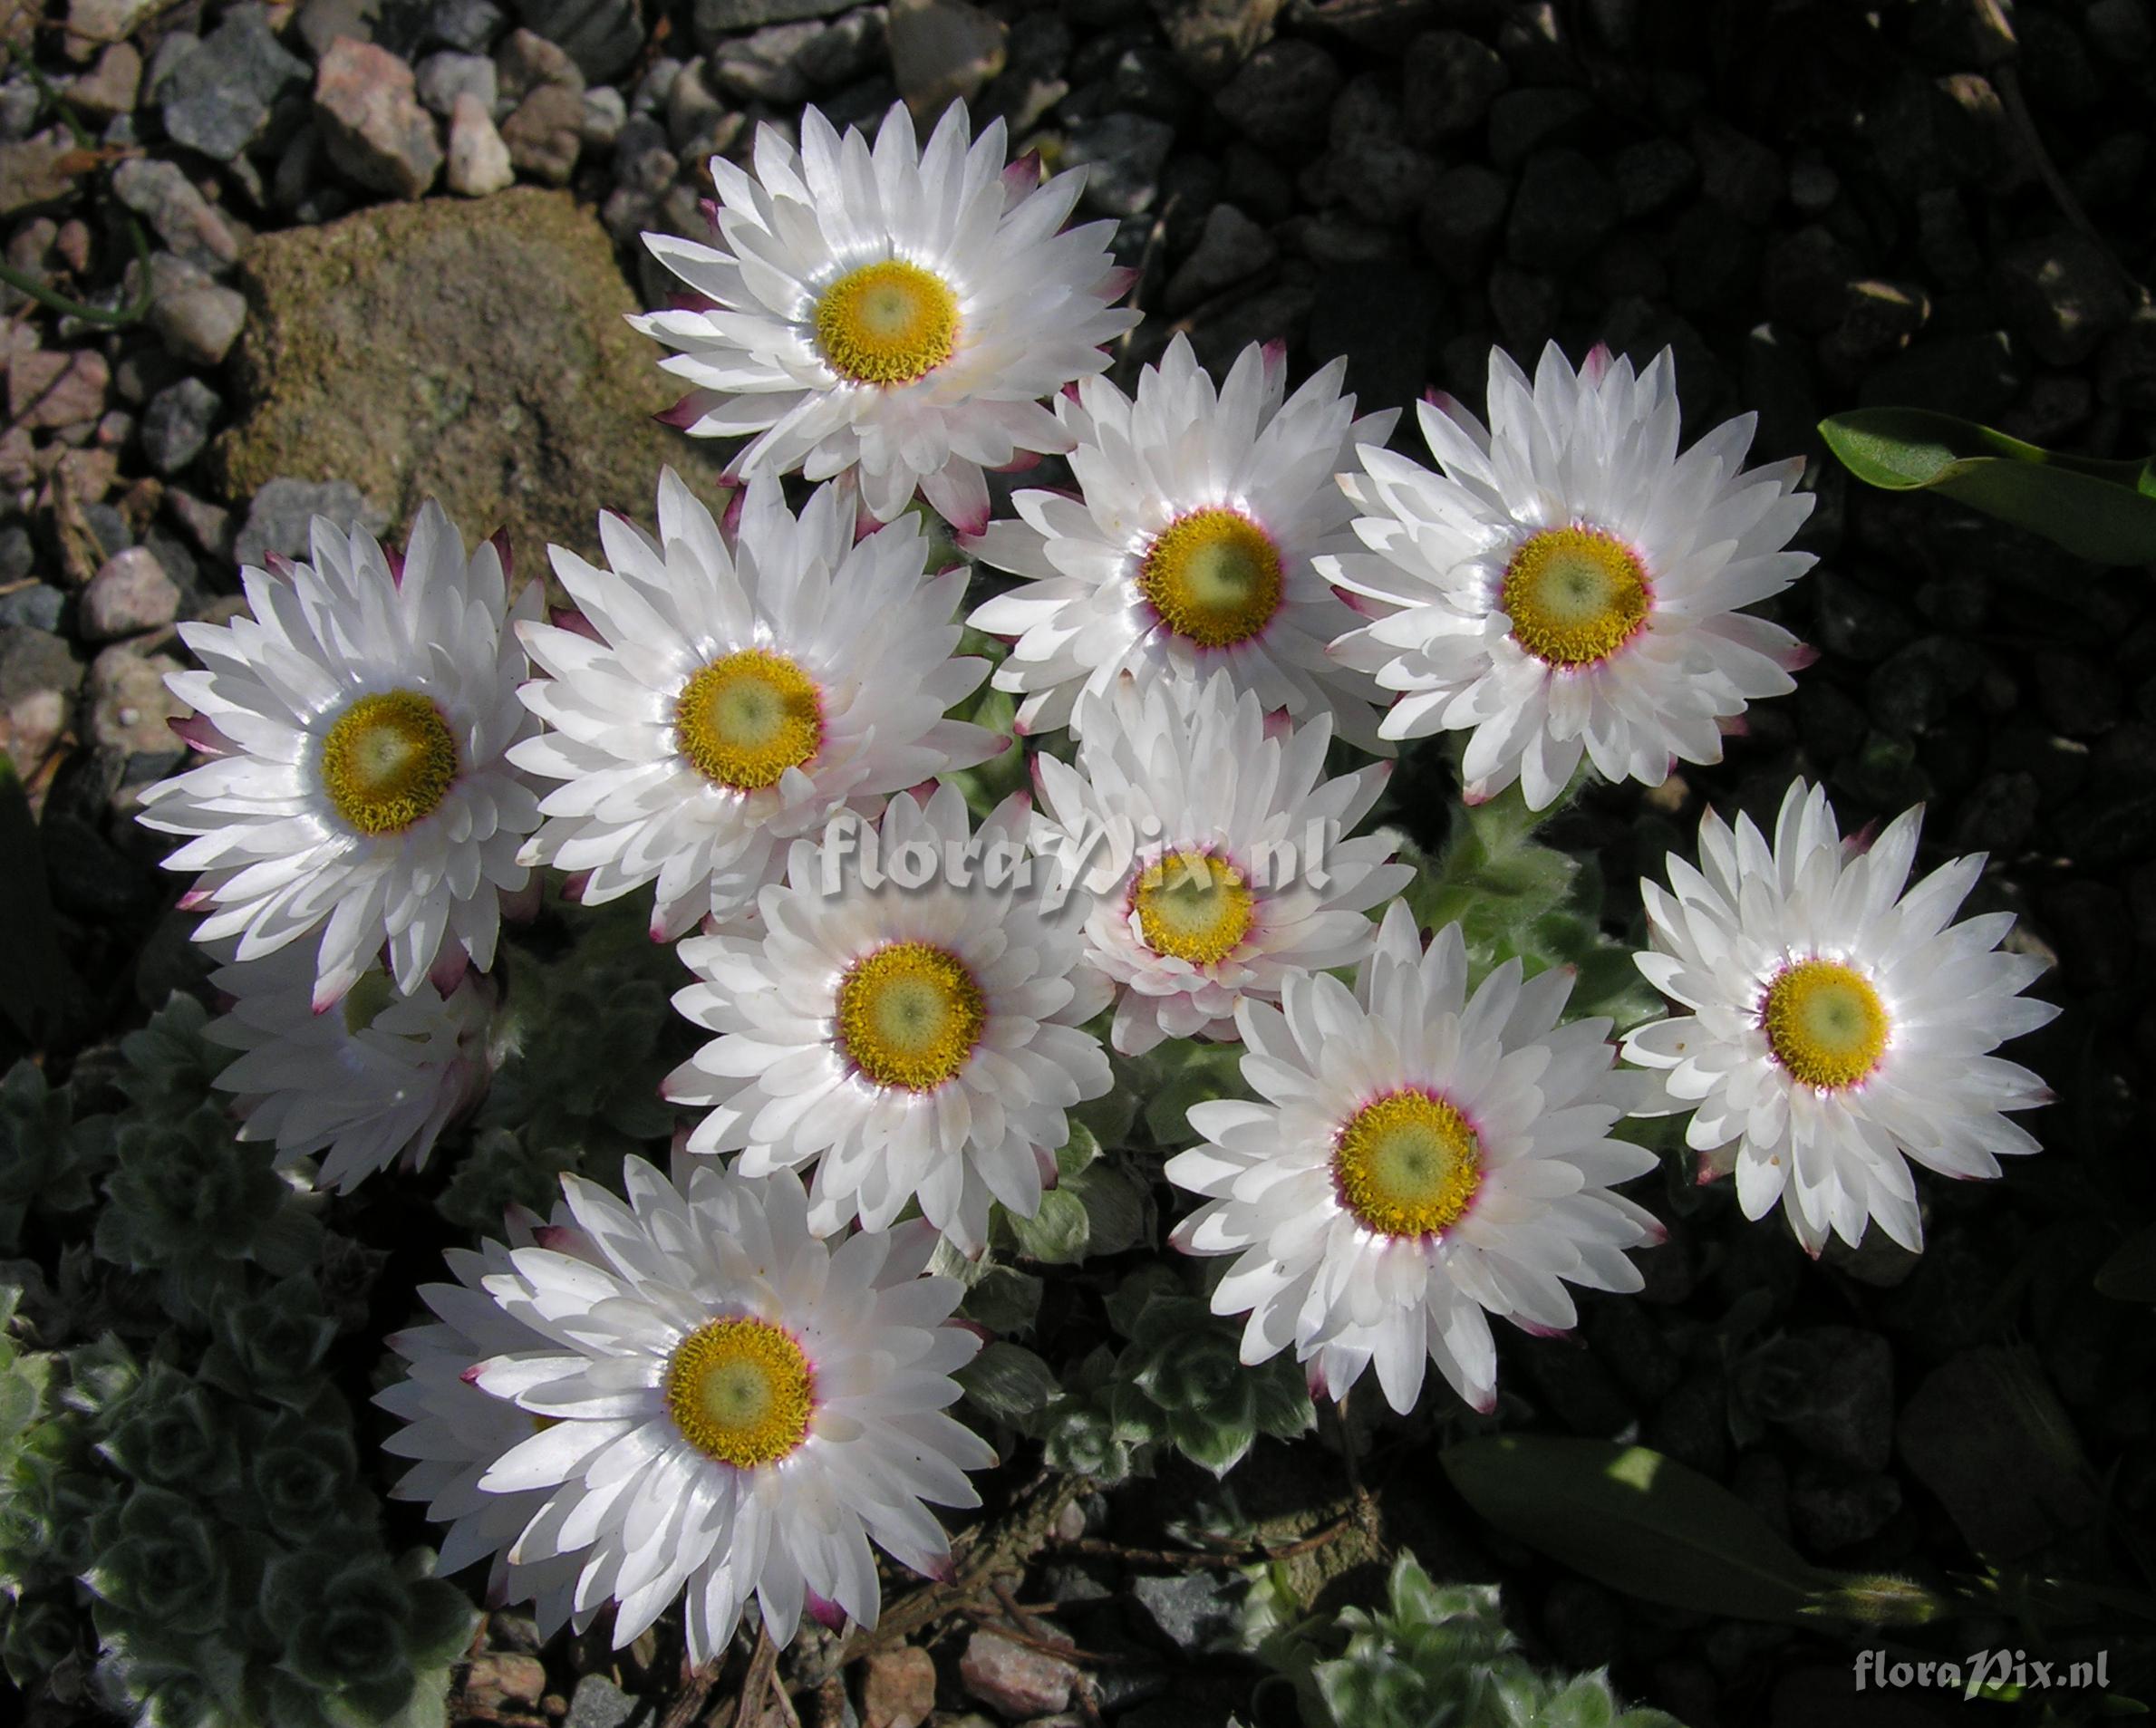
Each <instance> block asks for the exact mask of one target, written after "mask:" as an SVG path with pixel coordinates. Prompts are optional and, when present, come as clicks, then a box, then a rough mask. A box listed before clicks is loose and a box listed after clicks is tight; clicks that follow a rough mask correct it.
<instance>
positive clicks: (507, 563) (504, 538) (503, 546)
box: [487, 527, 517, 588]
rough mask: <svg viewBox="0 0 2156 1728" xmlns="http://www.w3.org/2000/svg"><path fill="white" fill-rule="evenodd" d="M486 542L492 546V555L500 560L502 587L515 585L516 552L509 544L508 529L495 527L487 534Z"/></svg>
mask: <svg viewBox="0 0 2156 1728" xmlns="http://www.w3.org/2000/svg"><path fill="white" fill-rule="evenodd" d="M487 544H488V545H490V546H492V547H493V548H494V555H495V556H496V557H498V558H499V559H500V560H501V582H502V586H503V587H504V588H511V587H514V586H515V585H516V577H517V553H516V549H515V548H514V547H512V546H511V545H509V531H508V529H507V528H506V527H504V528H497V529H495V531H494V532H493V533H492V534H490V535H488V536H487Z"/></svg>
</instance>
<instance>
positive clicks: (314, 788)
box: [140, 498, 544, 1013]
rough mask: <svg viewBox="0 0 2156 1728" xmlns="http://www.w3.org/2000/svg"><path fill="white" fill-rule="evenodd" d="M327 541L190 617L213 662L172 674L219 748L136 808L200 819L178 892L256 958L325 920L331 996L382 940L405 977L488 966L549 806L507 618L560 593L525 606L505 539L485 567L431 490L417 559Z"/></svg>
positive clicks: (319, 1000)
mask: <svg viewBox="0 0 2156 1728" xmlns="http://www.w3.org/2000/svg"><path fill="white" fill-rule="evenodd" d="M313 545H314V563H313V564H311V565H306V564H288V563H286V562H285V560H283V559H273V560H272V561H271V563H272V567H273V569H274V570H275V572H276V574H270V573H267V572H265V571H261V570H257V569H255V568H254V567H253V566H251V565H250V566H248V567H247V568H246V569H244V570H242V571H241V572H240V581H241V583H242V584H243V585H244V587H245V588H246V591H247V603H248V607H249V610H250V611H251V613H252V614H253V615H252V616H251V617H242V618H235V619H234V620H233V621H232V622H231V623H229V624H204V623H185V624H182V625H180V626H179V633H180V635H181V637H182V638H183V639H184V640H185V641H186V642H187V644H188V646H189V648H191V649H193V650H194V651H195V654H196V657H197V658H198V659H199V660H200V661H202V663H203V665H204V666H205V667H206V668H207V669H208V670H207V671H189V672H174V673H172V674H170V675H169V677H168V678H167V679H166V682H167V683H168V684H169V685H170V686H171V687H172V690H173V693H174V694H175V695H177V696H179V698H180V700H183V701H186V702H188V703H190V704H191V705H192V706H193V708H194V710H195V716H194V719H191V720H189V721H186V722H182V723H181V724H180V725H179V727H178V728H177V729H178V730H179V732H180V734H181V736H182V737H184V738H185V739H187V740H188V741H189V743H190V744H192V745H194V746H195V747H196V748H198V749H200V750H204V751H207V752H209V753H212V754H215V755H216V756H217V758H218V759H216V760H213V761H210V762H208V763H205V764H204V765H203V766H201V767H196V768H191V769H189V771H188V772H186V773H184V774H179V775H176V776H174V777H172V778H171V779H169V780H166V781H163V782H162V783H160V785H157V786H153V787H150V789H149V790H148V791H146V792H145V793H144V794H143V795H142V802H143V804H144V806H146V807H145V809H144V810H143V812H142V814H141V817H140V820H141V821H142V822H143V824H144V825H147V826H149V827H152V828H156V829H159V830H160V831H161V832H163V833H166V834H184V835H195V836H196V838H194V839H192V840H190V841H189V843H188V844H187V845H183V846H181V847H179V849H178V850H177V851H175V852H174V853H172V854H171V855H170V856H169V857H168V858H166V860H165V861H164V862H165V867H166V868H167V869H169V870H198V871H200V872H201V873H202V875H201V879H200V881H199V882H198V883H197V885H196V887H195V889H194V890H193V891H192V892H191V893H189V895H188V896H187V897H186V898H185V899H184V900H183V901H182V902H181V903H182V904H183V905H190V906H191V905H208V906H210V907H212V908H214V909H215V910H213V911H212V912H210V914H209V916H208V917H207V918H205V919H204V920H203V921H202V922H201V923H200V925H198V927H197V929H196V932H195V936H196V939H197V940H198V941H204V942H216V941H220V940H222V939H223V938H225V937H227V936H233V935H237V936H238V938H239V944H238V950H237V958H239V959H240V960H242V961H250V960H255V959H256V958H258V957H260V956H261V955H264V954H267V953H271V952H273V951H276V950H277V949H280V948H282V947H284V946H285V943H287V942H289V941H295V940H296V939H297V938H299V937H301V936H304V935H305V934H307V933H308V932H311V931H313V930H314V929H316V928H317V927H318V926H322V925H323V924H324V922H325V921H326V924H327V928H325V929H324V930H323V933H322V941H321V944H320V948H319V951H318V953H317V956H316V960H315V968H314V1010H315V1011H316V1012H317V1013H319V1012H321V1011H322V1010H323V1009H326V1008H328V1007H329V1005H330V1004H331V1003H333V1002H334V1001H335V1000H336V999H338V998H339V997H341V996H342V995H343V994H344V992H345V991H346V990H347V989H350V988H351V987H352V985H353V981H354V980H356V979H357V978H358V977H359V975H360V974H361V972H363V971H364V970H366V967H367V965H368V962H369V961H371V960H372V958H373V957H374V955H375V953H376V951H378V950H379V949H380V948H381V947H382V941H383V940H384V938H385V937H386V938H387V940H388V942H389V954H390V970H391V971H392V975H393V976H394V977H395V979H396V980H397V988H398V989H401V990H403V991H405V992H406V993H408V994H409V993H410V992H411V991H412V990H415V989H418V988H419V985H420V982H421V980H422V979H424V978H425V977H426V975H427V971H428V969H429V968H430V967H431V966H432V965H434V964H435V962H436V961H437V959H438V958H439V959H442V960H444V961H445V962H449V963H450V970H454V969H455V967H458V966H461V965H462V964H463V962H464V956H469V960H470V963H471V964H473V965H475V966H477V967H479V969H480V970H482V971H484V970H486V969H487V967H488V966H489V965H491V964H492V963H493V960H494V942H495V938H496V935H497V934H498V932H499V929H500V924H501V908H500V896H501V894H502V893H505V892H514V891H516V890H517V889H520V888H522V887H523V886H524V885H525V883H526V880H527V877H528V876H529V874H530V873H529V872H528V871H527V869H526V868H525V866H524V865H523V864H519V863H518V862H517V849H518V847H519V846H521V845H522V844H523V837H524V836H525V835H527V834H529V833H530V832H531V831H532V830H533V829H534V828H536V827H537V826H538V824H539V811H538V799H537V796H535V795H534V794H533V792H532V790H531V788H530V787H528V786H527V785H526V784H525V781H524V777H523V776H521V775H520V774H518V773H517V771H516V770H515V769H514V768H513V767H510V766H509V763H508V760H507V759H506V753H507V751H508V748H509V746H510V745H511V744H512V743H513V742H514V741H515V740H516V739H517V737H518V736H520V735H521V734H522V733H523V732H524V731H525V730H526V729H527V728H528V727H529V726H530V725H531V724H532V722H531V721H530V719H529V717H528V716H527V715H526V713H525V711H524V709H523V706H522V704H520V703H519V702H518V701H517V682H518V681H519V680H520V679H521V678H522V677H523V676H524V669H525V662H524V651H523V649H521V648H520V647H518V646H517V639H516V636H515V635H514V633H513V632H511V631H509V630H508V629H506V628H505V627H504V625H505V622H506V623H516V622H517V621H519V620H522V619H525V618H530V617H536V616H537V613H538V608H539V606H540V603H541V602H542V600H543V598H544V596H543V594H541V592H540V588H539V585H538V584H536V583H535V584H531V585H530V586H528V587H527V589H526V590H525V592H524V593H523V594H521V595H519V596H518V598H517V603H516V604H515V605H509V604H508V590H507V582H508V570H507V565H506V562H505V557H506V553H505V547H504V545H502V544H500V543H498V541H489V542H488V543H487V544H485V545H481V546H480V547H479V550H478V551H477V552H475V553H474V554H472V555H471V558H470V561H469V564H468V563H467V562H466V559H465V555H464V541H463V539H462V537H461V536H459V534H458V532H457V530H456V528H455V527H454V526H452V525H451V524H450V519H449V517H448V516H445V515H443V514H442V509H441V507H440V505H439V504H437V503H435V502H434V501H433V500H432V499H431V498H430V499H429V500H428V501H427V503H426V504H425V505H424V506H423V507H421V510H420V513H419V517H418V520H417V521H416V522H414V524H413V525H412V530H411V544H410V545H409V546H408V547H407V548H406V551H405V555H404V557H403V560H402V561H401V565H392V562H391V560H390V559H389V558H388V557H386V556H385V555H383V553H382V548H381V547H380V546H379V545H376V544H375V542H374V537H373V536H372V535H370V534H369V533H368V532H367V531H366V530H365V529H364V528H354V529H353V531H352V532H351V534H350V535H346V534H345V533H344V532H343V530H342V529H340V528H338V527H337V526H335V525H334V524H333V523H331V522H330V521H329V520H328V519H327V518H326V517H323V516H316V517H315V518H314V530H313ZM459 949H461V950H462V951H463V953H462V954H461V955H455V958H454V960H453V961H451V960H450V957H451V956H452V955H454V954H455V951H456V950H459Z"/></svg>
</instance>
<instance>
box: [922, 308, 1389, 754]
mask: <svg viewBox="0 0 2156 1728" xmlns="http://www.w3.org/2000/svg"><path fill="white" fill-rule="evenodd" d="M1346 375H1347V362H1345V361H1335V362H1332V363H1331V364H1329V365H1327V366H1324V367H1321V368H1320V370H1319V371H1318V372H1317V373H1316V374H1315V375H1314V376H1312V377H1311V378H1310V380H1309V381H1308V382H1306V383H1305V384H1304V385H1303V386H1302V388H1301V389H1300V390H1298V391H1296V392H1295V393H1294V395H1292V396H1288V395H1287V394H1286V389H1287V362H1286V358H1285V354H1284V352H1283V351H1282V350H1281V348H1280V347H1279V345H1277V344H1273V345H1270V346H1267V347H1264V348H1260V347H1259V346H1258V345H1257V344H1255V343H1252V345H1251V346H1250V347H1248V348H1246V349H1244V350H1243V352H1242V355H1241V356H1240V357H1239V358H1238V359H1237V360H1236V362H1235V363H1234V365H1233V367H1232V368H1231V369H1230V371H1229V372H1228V377H1227V381H1226V382H1225V383H1223V385H1221V387H1220V389H1219V391H1217V392H1215V391H1214V389H1213V381H1212V379H1210V378H1209V377H1207V376H1206V375H1205V373H1204V371H1203V370H1201V369H1200V367H1199V365H1198V362H1197V360H1196V358H1195V356H1194V354H1193V353H1192V352H1191V347H1190V343H1189V342H1188V341H1187V340H1186V339H1185V338H1184V337H1183V336H1180V335H1178V336H1177V337H1176V338H1175V341H1173V342H1172V343H1169V344H1168V348H1167V352H1165V353H1164V354H1163V355H1162V356H1161V360H1160V363H1159V365H1158V366H1157V367H1155V366H1148V367H1146V369H1145V370H1144V371H1143V372H1140V374H1139V375H1138V386H1137V395H1136V400H1135V401H1134V400H1133V399H1131V398H1129V397H1126V396H1125V395H1124V394H1123V393H1122V391H1118V390H1117V388H1116V387H1115V386H1114V385H1113V384H1111V383H1109V382H1108V381H1107V380H1106V379H1087V380H1085V381H1082V382H1081V383H1080V384H1079V385H1078V391H1077V394H1076V396H1075V397H1066V398H1064V399H1063V400H1062V401H1059V402H1058V403H1057V404H1056V412H1057V415H1058V416H1059V419H1060V420H1062V421H1063V423H1064V425H1065V426H1066V427H1067V428H1068V430H1069V431H1070V434H1071V436H1072V438H1073V439H1076V440H1077V449H1074V450H1073V451H1072V452H1071V455H1070V467H1071V471H1072V473H1073V474H1075V475H1076V476H1077V478H1078V488H1079V491H1080V494H1081V496H1080V497H1077V498H1072V497H1065V496H1063V495H1062V494H1059V493H1055V492H1044V491H1025V492H1020V493H1019V494H1018V495H1017V497H1015V498H1014V499H1013V500H1012V502H1013V503H1014V505H1015V506H1016V507H1017V509H1018V513H1019V516H1020V520H1019V521H1016V522H997V523H994V524H992V525H991V526H989V527H988V528H987V529H986V531H985V532H983V533H981V534H978V535H973V536H961V544H962V545H964V546H965V547H966V549H967V550H968V551H969V552H971V553H972V554H973V555H974V556H976V557H978V558H980V559H981V561H982V562H984V563H986V564H991V565H994V566H995V567H996V568H998V569H999V570H1008V571H1010V572H1012V573H1013V574H1017V575H1020V576H1022V577H1024V578H1026V580H1025V581H1024V582H1022V583H1020V584H1019V586H1017V587H1016V588H1014V589H1012V590H1011V591H1010V593H1009V594H1001V595H999V596H997V597H996V598H995V599H992V600H990V601H988V602H987V603H984V604H983V605H981V606H980V607H978V608H976V609H975V611H974V613H973V615H972V619H971V620H970V622H971V623H972V625H973V626H974V628H976V629H978V630H985V631H988V632H991V633H992V634H995V635H999V636H1008V637H1011V638H1014V639H1015V641H1014V645H1013V646H1012V648H1011V652H1010V658H1009V659H1008V660H1006V661H1004V662H1003V663H1002V664H1001V666H999V667H998V668H997V669H996V678H995V682H996V687H997V688H998V689H999V690H1014V691H1017V692H1020V694H1022V695H1023V696H1024V698H1025V700H1024V702H1023V703H1022V704H1021V705H1020V709H1019V723H1020V726H1021V727H1022V728H1023V729H1027V730H1029V731H1042V730H1048V729H1053V728H1056V727H1059V726H1069V727H1070V728H1071V729H1072V730H1073V731H1074V732H1081V729H1082V726H1083V716H1082V715H1078V713H1077V712H1076V709H1077V704H1078V698H1079V696H1080V695H1081V694H1082V693H1084V692H1086V691H1092V692H1093V693H1095V694H1102V693H1105V692H1106V691H1107V690H1108V688H1109V687H1110V686H1111V685H1112V684H1113V683H1114V682H1115V681H1116V680H1117V677H1118V676H1120V675H1121V674H1122V673H1124V672H1126V671H1127V672H1131V673H1134V674H1136V677H1137V679H1138V681H1139V682H1140V683H1141V684H1146V685H1149V684H1152V683H1154V682H1155V681H1171V682H1173V683H1175V685H1177V686H1178V687H1179V688H1180V689H1181V690H1182V693H1183V694H1184V697H1185V698H1192V697H1194V696H1195V695H1196V694H1197V692H1198V690H1199V689H1200V688H1202V687H1203V686H1204V683H1205V682H1206V681H1207V680H1208V679H1209V678H1210V677H1211V676H1212V675H1213V672H1214V671H1219V670H1221V669H1223V668H1224V669H1225V670H1226V671H1227V672H1228V673H1229V675H1230V676H1231V677H1233V679H1234V681H1235V683H1236V685H1237V687H1238V688H1240V689H1242V690H1253V691H1255V692H1256V694H1257V697H1258V700H1259V701H1260V702H1261V703H1262V704H1263V705H1264V707H1265V708H1266V709H1268V710H1276V709H1283V710H1286V711H1287V712H1288V713H1289V714H1290V715H1291V716H1293V717H1294V718H1295V719H1310V718H1312V717H1314V716H1316V715H1319V714H1330V715H1331V716H1332V717H1333V721H1334V725H1335V728H1336V729H1338V730H1339V733H1340V734H1341V735H1342V736H1343V737H1346V738H1349V739H1354V740H1355V741H1356V742H1358V743H1360V744H1364V745H1366V746H1378V736H1377V716H1376V713H1375V712H1374V705H1375V704H1376V703H1377V702H1378V701H1379V700H1381V697H1380V692H1379V691H1378V689H1377V687H1376V686H1375V684H1373V683H1372V681H1371V680H1370V679H1369V677H1368V674H1367V673H1361V672H1354V671H1348V670H1347V669H1346V668H1344V667H1343V666H1341V665H1340V664H1339V663H1338V662H1337V661H1332V660H1330V659H1329V658H1328V656H1327V653H1326V650H1327V647H1328V645H1329V643H1330V642H1332V641H1333V640H1334V639H1335V638H1336V637H1338V636H1339V635H1340V634H1341V633H1342V632H1345V631H1347V630H1349V629H1350V628H1352V627H1353V625H1354V624H1355V623H1356V613H1354V612H1353V611H1351V610H1350V609H1349V606H1348V604H1347V603H1346V602H1344V601H1343V600H1342V599H1341V598H1340V597H1339V594H1336V593H1335V592H1334V591H1333V589H1332V586H1331V584H1329V581H1328V580H1327V578H1326V577H1325V576H1324V575H1322V574H1320V561H1322V560H1325V559H1327V558H1328V557H1329V556H1330V555H1333V554H1336V553H1340V552H1345V551H1349V550H1351V549H1353V548H1354V547H1356V546H1357V545H1358V542H1357V540H1356V538H1355V536H1354V534H1353V532H1352V531H1351V529H1350V526H1349V523H1350V519H1351V518H1352V516H1353V514H1354V512H1353V509H1352V507H1350V506H1349V503H1348V501H1347V499H1346V498H1345V497H1343V496H1342V495H1341V492H1340V489H1339V486H1338V485H1337V484H1335V481H1334V475H1335V474H1336V472H1337V471H1338V470H1339V469H1340V468H1344V467H1346V466H1347V465H1348V464H1349V462H1350V461H1351V460H1352V459H1353V452H1354V450H1355V448H1356V447H1357V446H1358V445H1361V444H1382V443H1384V442H1385V440H1386V439H1387V438H1388V437H1390V436H1391V433H1392V427H1393V421H1394V420H1395V419H1396V418H1397V417H1396V415H1395V413H1394V411H1393V410H1390V409H1387V410H1384V411H1383V412H1381V413H1377V414H1368V415H1365V416H1364V417H1363V418H1362V419H1361V420H1357V419H1356V418H1355V398H1354V397H1352V396H1342V395H1341V394H1340V381H1341V379H1342V378H1344V377H1345V376H1346ZM1378 748H1382V747H1378ZM1387 753H1389V752H1387Z"/></svg>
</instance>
